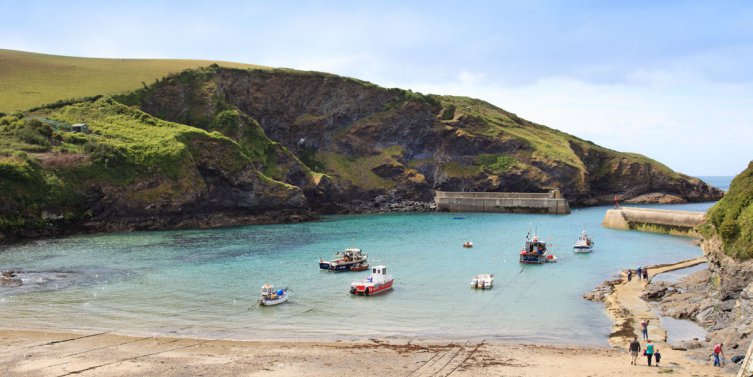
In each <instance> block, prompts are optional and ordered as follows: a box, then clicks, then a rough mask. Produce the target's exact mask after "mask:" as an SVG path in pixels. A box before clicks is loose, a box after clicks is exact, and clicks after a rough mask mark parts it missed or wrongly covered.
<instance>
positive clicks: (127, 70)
mask: <svg viewBox="0 0 753 377" xmlns="http://www.w3.org/2000/svg"><path fill="white" fill-rule="evenodd" d="M212 63H217V64H221V65H223V66H226V67H236V68H260V66H255V65H251V64H241V63H231V62H220V61H211V60H183V59H97V58H79V57H70V56H58V55H46V54H37V53H32V52H24V51H14V50H3V49H0V112H6V113H7V112H12V111H16V110H24V109H28V108H31V107H36V106H40V105H43V104H46V103H51V102H55V101H58V100H61V99H66V98H78V97H85V96H93V95H97V94H110V93H121V92H127V91H131V90H133V89H137V88H139V87H141V86H143V85H142V83H146V84H151V83H152V82H154V80H156V79H158V78H161V77H164V76H166V75H167V74H169V73H174V72H179V71H182V70H184V69H187V68H196V67H200V66H207V65H210V64H212Z"/></svg>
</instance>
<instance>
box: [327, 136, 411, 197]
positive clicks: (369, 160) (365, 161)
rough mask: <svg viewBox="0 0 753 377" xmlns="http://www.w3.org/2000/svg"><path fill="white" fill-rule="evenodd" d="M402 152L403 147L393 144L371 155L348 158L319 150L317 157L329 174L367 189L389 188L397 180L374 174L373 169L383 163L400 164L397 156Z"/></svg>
mask: <svg viewBox="0 0 753 377" xmlns="http://www.w3.org/2000/svg"><path fill="white" fill-rule="evenodd" d="M401 154H402V149H401V147H399V146H393V147H389V148H385V149H383V150H382V151H381V153H380V154H378V155H375V156H370V157H361V158H347V157H343V156H341V155H338V154H336V153H331V152H319V153H316V155H315V159H316V160H317V161H320V163H321V164H322V165H323V166H324V167H325V170H326V173H327V174H328V175H331V176H334V177H338V178H341V179H344V180H346V181H350V182H351V183H352V184H354V185H357V186H359V187H361V188H365V189H384V188H386V189H389V188H392V187H394V186H395V182H394V181H392V180H390V179H386V178H382V177H380V176H378V175H376V174H374V172H373V171H372V169H373V168H375V167H377V166H380V165H383V164H396V165H399V162H397V160H396V158H397V157H399V156H400V155H401Z"/></svg>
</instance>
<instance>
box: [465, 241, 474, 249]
mask: <svg viewBox="0 0 753 377" xmlns="http://www.w3.org/2000/svg"><path fill="white" fill-rule="evenodd" d="M463 247H467V248H471V247H473V242H471V241H465V242H463Z"/></svg>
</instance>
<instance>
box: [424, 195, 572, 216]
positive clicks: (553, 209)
mask: <svg viewBox="0 0 753 377" xmlns="http://www.w3.org/2000/svg"><path fill="white" fill-rule="evenodd" d="M434 201H435V202H436V203H437V210H438V211H449V212H512V213H550V214H568V213H570V205H569V204H568V203H567V200H566V199H565V198H564V197H563V196H562V193H560V191H559V190H552V191H550V192H547V193H523V192H446V191H437V192H436V193H435V196H434Z"/></svg>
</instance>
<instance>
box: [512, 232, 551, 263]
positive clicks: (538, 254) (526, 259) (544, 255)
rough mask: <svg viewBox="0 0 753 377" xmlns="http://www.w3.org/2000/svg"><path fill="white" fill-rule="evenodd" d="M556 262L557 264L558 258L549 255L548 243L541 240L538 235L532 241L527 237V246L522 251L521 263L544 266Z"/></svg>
mask: <svg viewBox="0 0 753 377" xmlns="http://www.w3.org/2000/svg"><path fill="white" fill-rule="evenodd" d="M555 262H557V257H556V256H554V255H553V254H549V251H548V250H547V244H546V242H544V241H541V240H539V237H538V236H537V235H534V236H533V239H531V240H529V239H528V236H526V244H525V246H523V249H521V250H520V263H524V264H542V263H555Z"/></svg>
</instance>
